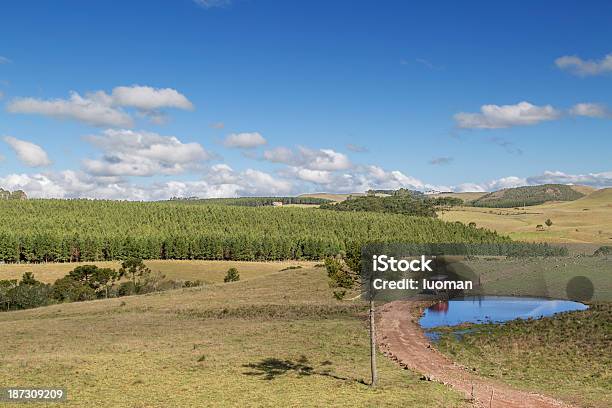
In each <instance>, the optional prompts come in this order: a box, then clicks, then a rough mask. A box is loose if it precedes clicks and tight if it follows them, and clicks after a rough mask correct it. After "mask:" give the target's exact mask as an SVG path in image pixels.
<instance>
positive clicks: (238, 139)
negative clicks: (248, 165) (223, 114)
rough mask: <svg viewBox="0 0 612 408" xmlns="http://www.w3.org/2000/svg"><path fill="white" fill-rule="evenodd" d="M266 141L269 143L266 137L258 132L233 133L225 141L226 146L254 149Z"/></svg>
mask: <svg viewBox="0 0 612 408" xmlns="http://www.w3.org/2000/svg"><path fill="white" fill-rule="evenodd" d="M266 143H268V142H267V141H266V139H265V138H264V137H263V136H262V135H261V134H259V133H258V132H251V133H249V132H243V133H232V134H230V135H228V136H227V137H226V138H225V141H224V142H223V144H224V145H225V147H235V148H238V149H253V148H255V147H258V146H263V145H265V144H266Z"/></svg>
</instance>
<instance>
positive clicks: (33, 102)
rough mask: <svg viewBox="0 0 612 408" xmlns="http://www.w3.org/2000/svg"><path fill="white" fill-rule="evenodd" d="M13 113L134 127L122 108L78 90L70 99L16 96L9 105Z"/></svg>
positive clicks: (9, 109)
mask: <svg viewBox="0 0 612 408" xmlns="http://www.w3.org/2000/svg"><path fill="white" fill-rule="evenodd" d="M7 110H8V111H9V112H11V113H29V114H39V115H45V116H51V117H53V118H58V119H74V120H78V121H81V122H85V123H87V124H90V125H93V126H111V127H132V126H133V124H134V123H133V121H132V118H131V117H130V116H129V115H128V114H127V113H125V112H124V111H122V110H121V109H118V108H114V107H112V106H109V105H108V104H105V103H101V101H100V100H95V99H89V98H83V97H82V96H81V95H79V94H78V93H76V92H71V93H70V98H69V99H52V100H41V99H36V98H16V99H13V100H12V101H11V102H9V104H8V105H7Z"/></svg>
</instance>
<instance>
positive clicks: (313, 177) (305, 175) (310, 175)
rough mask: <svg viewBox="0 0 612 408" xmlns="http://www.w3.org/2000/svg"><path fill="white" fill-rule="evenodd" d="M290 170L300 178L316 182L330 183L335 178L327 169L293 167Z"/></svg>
mask: <svg viewBox="0 0 612 408" xmlns="http://www.w3.org/2000/svg"><path fill="white" fill-rule="evenodd" d="M290 171H291V172H292V173H293V174H294V176H295V177H297V178H298V179H300V180H302V181H307V182H310V183H314V184H330V183H331V182H332V180H333V177H332V173H331V172H329V171H325V170H310V169H302V168H299V167H293V168H291V169H290Z"/></svg>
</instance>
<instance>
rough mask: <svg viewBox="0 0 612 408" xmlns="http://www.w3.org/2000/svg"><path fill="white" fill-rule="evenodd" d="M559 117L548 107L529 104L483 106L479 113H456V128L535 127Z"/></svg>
mask: <svg viewBox="0 0 612 408" xmlns="http://www.w3.org/2000/svg"><path fill="white" fill-rule="evenodd" d="M559 117H561V112H559V111H558V110H556V109H555V108H553V107H552V106H550V105H545V106H536V105H532V104H531V103H529V102H525V101H523V102H519V103H518V104H516V105H502V106H499V105H483V106H482V107H481V108H480V113H465V112H460V113H457V114H456V115H455V116H454V118H455V121H456V122H457V126H458V127H460V128H463V129H499V128H507V127H511V126H526V125H535V124H537V123H540V122H544V121H548V120H554V119H558V118H559Z"/></svg>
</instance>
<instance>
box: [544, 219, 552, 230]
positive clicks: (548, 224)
mask: <svg viewBox="0 0 612 408" xmlns="http://www.w3.org/2000/svg"><path fill="white" fill-rule="evenodd" d="M544 224H546V226H547V227H549V228H550V226H551V225H553V222H552V221H551V219H550V218H548V219H547V220H546V221H544Z"/></svg>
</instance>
